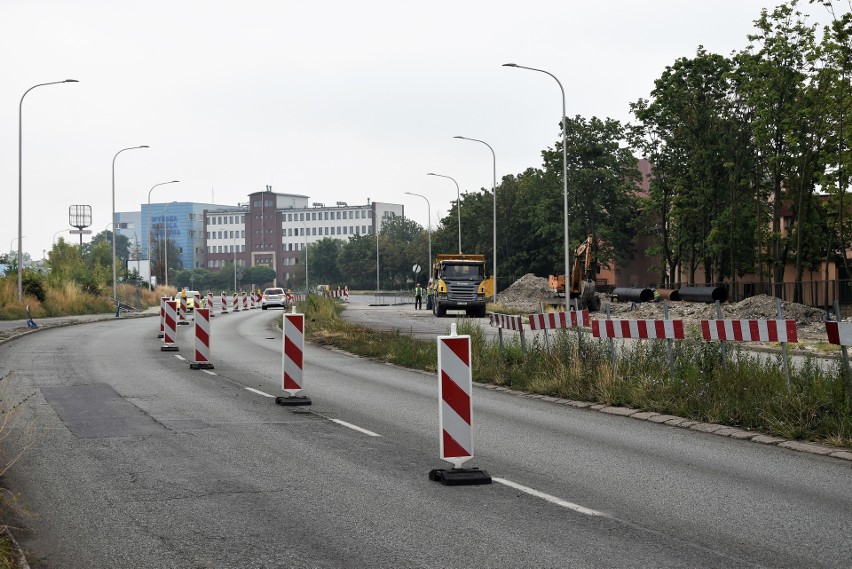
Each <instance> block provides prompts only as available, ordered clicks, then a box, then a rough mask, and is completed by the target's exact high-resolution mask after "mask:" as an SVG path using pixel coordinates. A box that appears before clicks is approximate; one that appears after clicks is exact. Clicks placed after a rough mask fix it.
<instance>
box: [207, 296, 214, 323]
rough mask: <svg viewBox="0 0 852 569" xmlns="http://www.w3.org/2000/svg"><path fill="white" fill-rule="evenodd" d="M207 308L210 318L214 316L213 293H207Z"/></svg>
mask: <svg viewBox="0 0 852 569" xmlns="http://www.w3.org/2000/svg"><path fill="white" fill-rule="evenodd" d="M207 308H209V309H210V318H213V317H214V316H216V314H215V312H214V311H215V310H216V298H215V297H214V296H213V293H212V292H209V291H208V292H207Z"/></svg>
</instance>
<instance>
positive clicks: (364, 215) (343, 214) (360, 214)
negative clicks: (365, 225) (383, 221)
mask: <svg viewBox="0 0 852 569" xmlns="http://www.w3.org/2000/svg"><path fill="white" fill-rule="evenodd" d="M372 217H373V210H370V209H356V210H354V211H349V210H340V211H307V212H302V213H288V214H287V217H286V221H323V220H325V221H328V220H332V219H369V218H372Z"/></svg>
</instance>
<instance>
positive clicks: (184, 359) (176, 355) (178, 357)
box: [175, 354, 186, 361]
mask: <svg viewBox="0 0 852 569" xmlns="http://www.w3.org/2000/svg"><path fill="white" fill-rule="evenodd" d="M175 357H176V358H177V359H179V360H183V361H186V358H185V357H183V356H182V355H180V354H175Z"/></svg>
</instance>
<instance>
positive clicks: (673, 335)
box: [592, 320, 686, 340]
mask: <svg viewBox="0 0 852 569" xmlns="http://www.w3.org/2000/svg"><path fill="white" fill-rule="evenodd" d="M592 335H593V336H594V337H595V338H630V339H649V340H683V339H684V338H685V337H686V336H685V335H684V331H683V320H592Z"/></svg>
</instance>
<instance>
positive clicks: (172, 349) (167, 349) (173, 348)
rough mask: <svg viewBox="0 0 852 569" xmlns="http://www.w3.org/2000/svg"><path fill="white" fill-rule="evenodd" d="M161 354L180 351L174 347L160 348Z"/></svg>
mask: <svg viewBox="0 0 852 569" xmlns="http://www.w3.org/2000/svg"><path fill="white" fill-rule="evenodd" d="M160 351H161V352H179V351H180V349H179V348H178V347H177V346H174V345H168V346H160Z"/></svg>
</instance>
